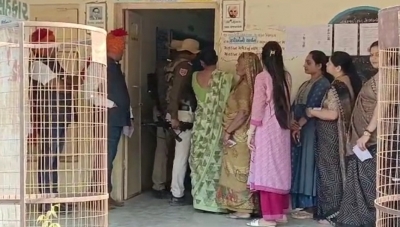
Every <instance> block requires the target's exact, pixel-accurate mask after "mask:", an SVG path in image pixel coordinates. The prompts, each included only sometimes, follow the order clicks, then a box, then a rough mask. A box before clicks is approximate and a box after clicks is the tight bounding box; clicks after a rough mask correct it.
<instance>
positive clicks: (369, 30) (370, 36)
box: [360, 23, 378, 56]
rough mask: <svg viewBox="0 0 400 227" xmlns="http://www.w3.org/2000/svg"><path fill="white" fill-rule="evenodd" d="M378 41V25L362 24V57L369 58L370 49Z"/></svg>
mask: <svg viewBox="0 0 400 227" xmlns="http://www.w3.org/2000/svg"><path fill="white" fill-rule="evenodd" d="M377 40H378V23H368V24H360V55H361V56H368V55H369V50H368V49H369V47H370V46H371V44H372V43H373V42H375V41H377Z"/></svg>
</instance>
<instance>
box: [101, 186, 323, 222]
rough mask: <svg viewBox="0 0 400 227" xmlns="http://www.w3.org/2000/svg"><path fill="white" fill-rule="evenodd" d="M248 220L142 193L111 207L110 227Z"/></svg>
mask: <svg viewBox="0 0 400 227" xmlns="http://www.w3.org/2000/svg"><path fill="white" fill-rule="evenodd" d="M246 222H247V221H243V220H231V219H228V218H226V217H225V216H224V215H217V214H209V213H202V212H199V211H196V210H194V209H193V208H192V207H191V206H183V207H171V206H169V204H168V201H167V200H158V199H154V198H153V197H151V194H147V193H146V194H143V195H140V196H138V197H135V198H133V199H131V200H129V201H126V203H125V207H123V208H117V209H114V210H111V211H110V213H109V223H110V225H109V226H110V227H240V226H243V227H245V226H246ZM279 226H285V227H289V226H290V227H315V226H321V225H320V224H318V223H317V222H316V221H313V220H293V219H291V220H290V221H289V223H287V224H284V225H279Z"/></svg>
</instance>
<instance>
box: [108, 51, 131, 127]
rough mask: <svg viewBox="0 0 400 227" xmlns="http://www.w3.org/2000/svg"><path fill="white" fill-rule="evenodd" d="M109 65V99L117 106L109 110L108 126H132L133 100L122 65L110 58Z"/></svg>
mask: <svg viewBox="0 0 400 227" xmlns="http://www.w3.org/2000/svg"><path fill="white" fill-rule="evenodd" d="M107 64H108V66H107V98H108V99H109V100H111V101H113V102H114V103H115V105H117V107H113V108H109V109H108V125H109V126H131V119H130V105H131V100H130V98H129V92H128V87H127V86H126V82H125V76H124V74H123V73H122V70H121V64H119V63H118V62H116V61H114V60H112V59H110V58H109V59H108V63H107Z"/></svg>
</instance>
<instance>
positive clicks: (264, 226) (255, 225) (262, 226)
mask: <svg viewBox="0 0 400 227" xmlns="http://www.w3.org/2000/svg"><path fill="white" fill-rule="evenodd" d="M261 221H262V219H254V220H253V221H251V222H249V223H247V226H252V227H275V226H276V222H271V221H263V222H264V223H260V222H261Z"/></svg>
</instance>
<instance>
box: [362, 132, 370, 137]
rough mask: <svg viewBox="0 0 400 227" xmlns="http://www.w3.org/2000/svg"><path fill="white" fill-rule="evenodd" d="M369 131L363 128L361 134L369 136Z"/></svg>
mask: <svg viewBox="0 0 400 227" xmlns="http://www.w3.org/2000/svg"><path fill="white" fill-rule="evenodd" d="M371 134H372V133H371V132H369V131H368V130H364V132H363V136H368V137H370V136H371Z"/></svg>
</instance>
